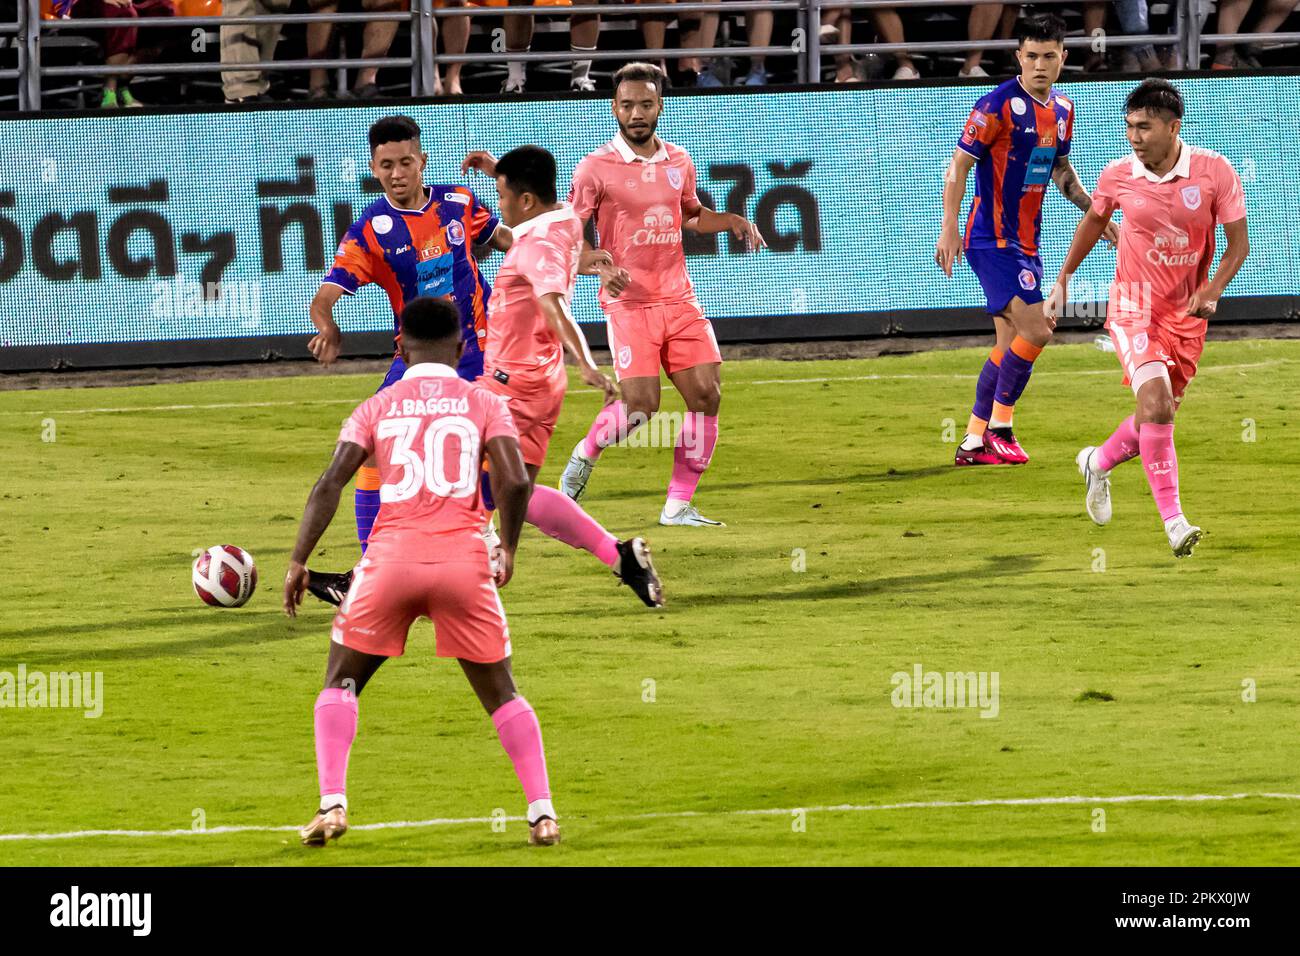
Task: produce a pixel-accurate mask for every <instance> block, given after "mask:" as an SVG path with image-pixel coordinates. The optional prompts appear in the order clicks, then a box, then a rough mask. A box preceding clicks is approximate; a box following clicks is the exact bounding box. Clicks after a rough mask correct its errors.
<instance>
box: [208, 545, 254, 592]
mask: <svg viewBox="0 0 1300 956" xmlns="http://www.w3.org/2000/svg"><path fill="white" fill-rule="evenodd" d="M256 590H257V565H255V564H254V563H253V556H252V555H251V554H249V553H248V552H247V551H245V550H244V549H243V548H237V547H235V546H234V545H233V544H218V545H213V546H212V547H211V548H208V550H206V551H204V552H203V553H202V554H200V555H199V556H198V557H197V558H196V559H195V561H194V593H196V594H197V595H198V596H199V597H200V598H202V599H203V603H204V604H211V605H212V606H213V607H241V606H243V605H244V604H245V603H247V601H248V599H249V598H250V597H252V596H253V592H254V591H256Z"/></svg>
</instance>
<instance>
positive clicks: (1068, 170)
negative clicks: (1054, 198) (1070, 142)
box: [1052, 157, 1092, 212]
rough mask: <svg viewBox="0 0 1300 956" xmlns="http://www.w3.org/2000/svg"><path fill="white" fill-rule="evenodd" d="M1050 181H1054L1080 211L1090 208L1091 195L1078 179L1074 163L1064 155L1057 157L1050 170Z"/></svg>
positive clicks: (1063, 194) (1062, 193)
mask: <svg viewBox="0 0 1300 956" xmlns="http://www.w3.org/2000/svg"><path fill="white" fill-rule="evenodd" d="M1052 181H1053V182H1054V183H1056V188H1057V189H1059V190H1060V191H1061V195H1062V196H1064V197H1065V198H1066V199H1068V200H1070V202H1072V203H1074V204H1075V205H1076V206H1078V207H1079V209H1080V210H1081V211H1083V212H1087V211H1088V210H1089V209H1091V208H1092V197H1091V196H1089V195H1088V190H1086V189H1084V188H1083V183H1081V182H1080V181H1079V174H1078V173H1077V172H1075V169H1074V164H1073V163H1071V162H1070V161H1069V160H1068V159H1066V158H1065V157H1062V158H1061V159H1059V160H1058V161H1057V163H1056V168H1055V169H1053V170H1052Z"/></svg>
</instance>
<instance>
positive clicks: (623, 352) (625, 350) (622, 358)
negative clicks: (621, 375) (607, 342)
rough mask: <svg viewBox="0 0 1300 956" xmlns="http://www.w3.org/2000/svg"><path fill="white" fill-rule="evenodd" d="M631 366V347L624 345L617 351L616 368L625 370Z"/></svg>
mask: <svg viewBox="0 0 1300 956" xmlns="http://www.w3.org/2000/svg"><path fill="white" fill-rule="evenodd" d="M631 364H632V347H631V346H630V345H624V346H622V347H621V348H619V350H618V367H619V368H627V367H628V366H629V365H631Z"/></svg>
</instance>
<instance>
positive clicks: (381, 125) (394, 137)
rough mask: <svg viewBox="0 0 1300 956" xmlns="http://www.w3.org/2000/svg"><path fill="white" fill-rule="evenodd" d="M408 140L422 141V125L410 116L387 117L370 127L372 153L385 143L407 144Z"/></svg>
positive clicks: (376, 121)
mask: <svg viewBox="0 0 1300 956" xmlns="http://www.w3.org/2000/svg"><path fill="white" fill-rule="evenodd" d="M408 139H413V140H415V141H416V142H417V143H418V142H419V141H420V125H419V124H418V123H417V122H415V120H413V119H411V117H409V116H385V117H384V118H383V119H381V120H375V122H374V125H372V126H371V127H370V151H371V152H372V153H373V152H374V151H375V150H376V149H378V148H379V147H380V146H383V145H384V144H385V143H405V142H406V141H407V140H408Z"/></svg>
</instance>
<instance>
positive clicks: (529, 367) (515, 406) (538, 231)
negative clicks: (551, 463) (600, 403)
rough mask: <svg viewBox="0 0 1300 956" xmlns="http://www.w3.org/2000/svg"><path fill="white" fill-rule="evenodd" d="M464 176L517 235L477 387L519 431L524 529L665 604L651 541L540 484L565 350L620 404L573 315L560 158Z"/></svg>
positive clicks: (522, 154)
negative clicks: (486, 183)
mask: <svg viewBox="0 0 1300 956" xmlns="http://www.w3.org/2000/svg"><path fill="white" fill-rule="evenodd" d="M462 169H463V170H464V171H468V170H470V169H477V170H479V171H481V172H483V173H484V174H485V175H488V176H493V177H495V179H496V184H497V195H498V196H499V197H500V201H501V216H502V218H503V219H504V221H505V222H506V223H508V224H509V225H510V228H511V229H512V230H513V235H514V245H512V246H511V249H510V252H509V253H507V255H506V258H505V259H504V260H503V261H502V263H501V268H500V269H499V270H497V276H496V289H495V290H494V291H493V293H492V298H491V299H490V300H489V302H488V335H487V345H486V347H485V349H484V375H483V378H481V379H479V381H480V382H481V383H482V384H483V386H484V387H485V388H487V389H489V390H491V391H493V392H496V393H497V394H498V395H501V396H502V397H503V398H505V400H506V402H507V404H508V405H509V407H510V413H511V415H512V416H513V417H514V420H515V422H516V423H517V424H518V426H519V434H520V444H521V445H522V447H523V454H524V462H525V463H526V464H527V466H528V476H529V478H530V480H531V481H532V482H533V491H532V498H531V499H530V501H529V503H528V522H529V523H530V524H532V525H535V526H536V527H537V528H538V529H539V530H541V531H543V532H545V533H546V534H548V535H550V536H551V537H553V538H556V539H558V540H560V541H563V542H564V543H565V544H568V545H570V546H572V547H575V548H580V549H582V550H585V551H590V552H591V553H592V554H594V555H595V556H596V557H597V558H599V559H600V560H601V561H603V562H604V563H605V564H606V565H608V566H609V567H610V568H611V569H612V570H613V571H614V573H615V574H616V575H617V576H618V578H619V580H621V581H622V582H623V583H624V584H626V585H628V587H630V588H631V589H632V590H633V591H634V592H635V593H636V595H637V596H638V597H639V598H641V600H642V601H643V602H645V604H646V605H647V606H649V607H660V606H661V605H662V604H663V603H664V602H663V588H662V586H661V585H660V583H659V577H658V575H657V574H656V573H655V569H654V563H653V561H652V560H651V557H650V547H649V545H647V544H646V542H645V539H643V538H629V539H628V540H626V541H619V540H618V539H617V538H615V537H614V536H613V535H612V534H610V533H609V532H608V531H606V530H605V529H604V528H602V527H601V526H600V525H599V524H598V523H597V522H596V521H595V520H593V519H592V518H591V516H590V515H588V514H587V513H586V512H585V511H583V510H582V508H581V507H579V506H578V503H577V502H575V501H573V500H571V499H570V498H568V497H566V496H565V495H563V494H561V493H560V492H558V491H556V490H555V489H554V488H548V487H546V486H545V485H542V486H540V487H539V486H538V485H537V484H536V481H537V475H538V472H540V471H541V468H542V465H543V464H544V463H545V461H546V450H547V448H548V447H549V446H550V442H551V435H552V434H554V432H555V423H556V422H557V421H558V420H559V417H560V409H561V408H562V406H563V405H564V392H565V388H566V386H567V384H568V376H567V375H566V374H565V371H564V352H565V350H568V352H569V354H570V355H572V356H573V359H574V361H575V362H576V363H577V365H578V370H579V373H580V374H581V375H582V380H583V381H584V382H585V383H587V384H588V385H590V386H592V387H593V388H597V389H600V390H601V391H603V392H604V393H605V401H606V403H609V402H613V401H614V400H615V399H616V398H617V390H616V388H615V386H614V383H613V382H611V381H610V380H609V378H608V377H607V376H605V375H603V374H602V373H601V371H600V369H598V368H597V367H596V363H595V362H594V361H592V358H591V352H590V350H589V349H588V348H587V340H586V339H585V338H583V336H582V332H581V330H580V329H579V328H578V325H577V323H576V322H575V321H574V320H573V315H572V313H571V312H570V311H569V301H570V299H571V298H572V296H573V284H574V282H575V280H576V279H577V275H578V260H579V258H580V257H581V254H582V223H581V222H579V221H578V218H577V217H576V216H575V215H574V214H573V209H572V208H571V207H569V206H568V205H566V204H563V203H560V202H557V197H556V193H555V157H554V156H552V155H551V154H550V153H549V152H547V151H546V150H544V149H542V148H541V147H540V146H521V147H519V148H518V149H513V150H511V151H510V152H508V153H506V154H505V155H504V156H502V157H501V158H500V159H499V160H498V159H496V158H494V157H493V156H492V155H491V154H490V153H486V152H482V151H478V152H474V153H470V155H469V156H467V157H466V158H465V162H464V165H463V167H462Z"/></svg>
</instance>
